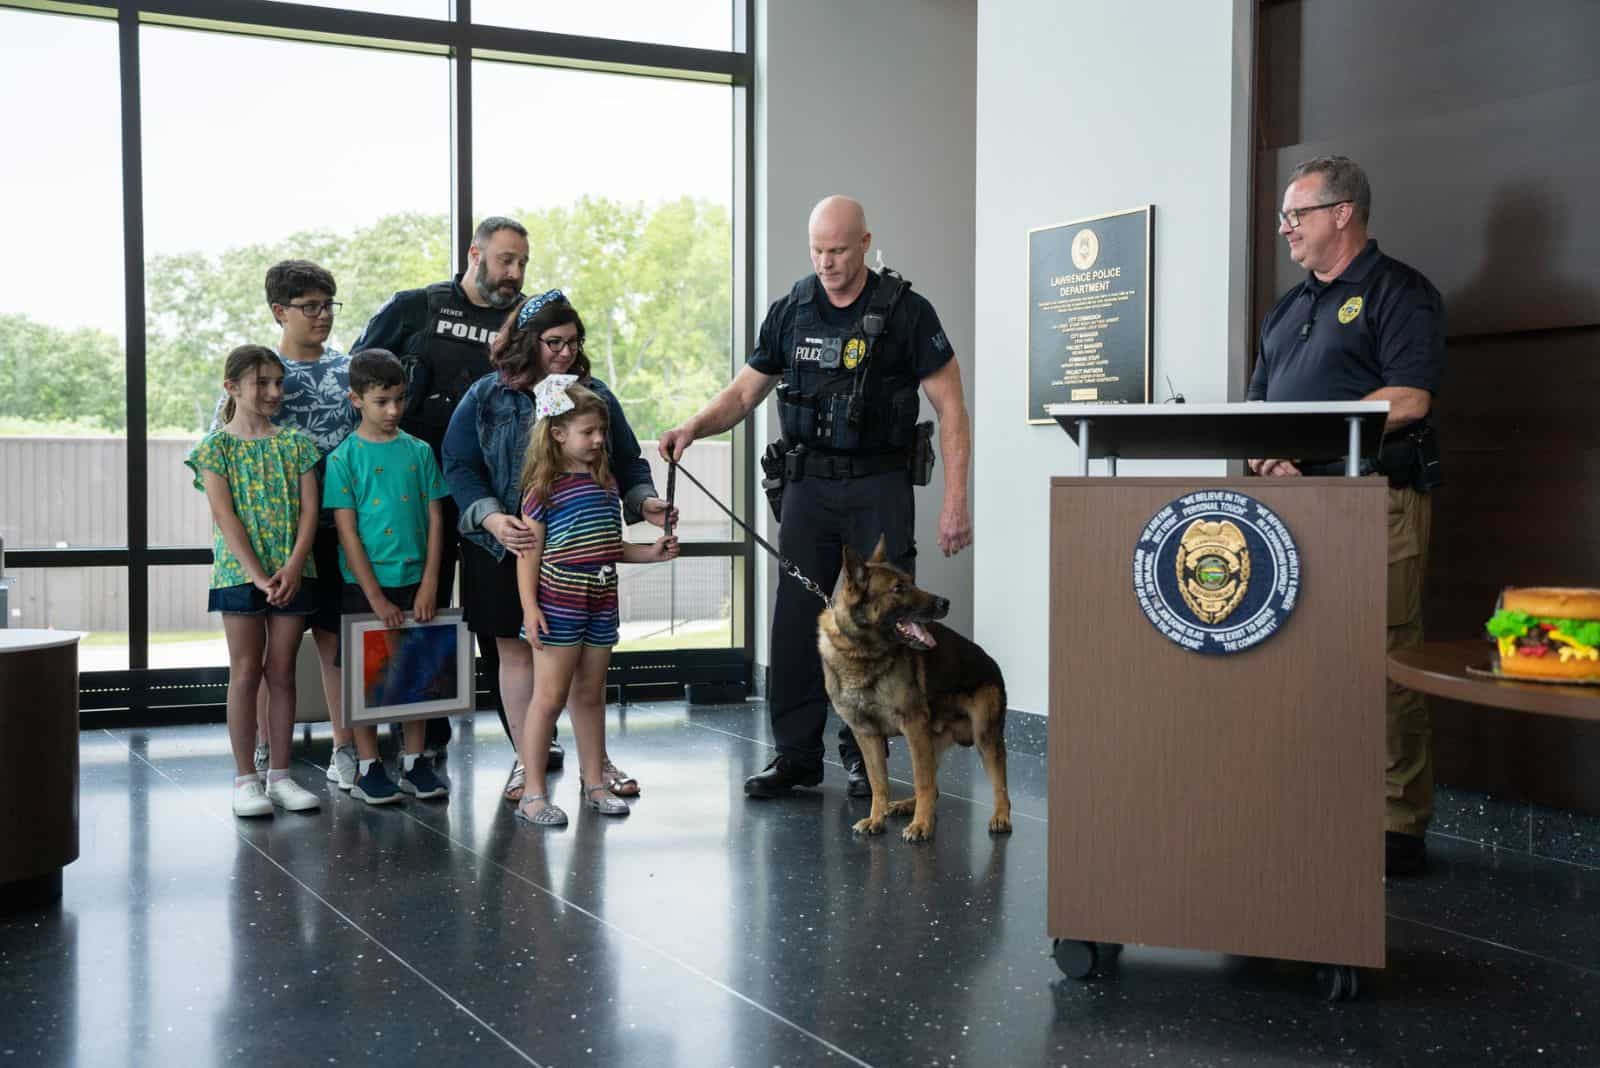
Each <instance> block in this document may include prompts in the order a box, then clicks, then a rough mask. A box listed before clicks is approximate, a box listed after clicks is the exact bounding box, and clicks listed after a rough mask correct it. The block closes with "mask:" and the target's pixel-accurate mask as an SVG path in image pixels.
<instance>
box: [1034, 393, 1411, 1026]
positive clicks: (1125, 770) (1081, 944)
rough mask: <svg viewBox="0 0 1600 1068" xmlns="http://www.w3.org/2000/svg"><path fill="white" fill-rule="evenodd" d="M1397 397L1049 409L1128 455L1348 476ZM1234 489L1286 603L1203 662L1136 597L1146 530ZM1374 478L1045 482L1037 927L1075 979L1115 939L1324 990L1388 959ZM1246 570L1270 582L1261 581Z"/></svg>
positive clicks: (1342, 991)
mask: <svg viewBox="0 0 1600 1068" xmlns="http://www.w3.org/2000/svg"><path fill="white" fill-rule="evenodd" d="M1387 411H1388V404H1387V403H1386V402H1357V403H1346V404H1292V405H1286V404H1221V405H1181V406H1180V405H1104V406H1088V405H1056V406H1053V407H1052V408H1051V414H1052V415H1053V416H1054V417H1055V418H1056V420H1057V421H1058V422H1059V423H1061V425H1062V427H1063V428H1064V429H1065V430H1066V431H1067V432H1068V433H1069V434H1070V435H1072V436H1073V437H1074V439H1075V440H1078V441H1079V442H1084V443H1086V444H1087V446H1088V447H1087V448H1082V449H1080V451H1079V455H1080V461H1081V466H1080V468H1079V470H1080V472H1084V474H1085V475H1086V472H1087V466H1088V460H1089V459H1090V458H1091V457H1093V458H1105V459H1108V460H1110V461H1111V462H1110V463H1109V464H1108V465H1107V466H1108V467H1109V468H1110V469H1111V470H1112V471H1114V470H1115V460H1116V458H1118V457H1123V458H1132V457H1137V458H1152V459H1153V458H1162V459H1173V460H1177V459H1242V458H1248V457H1283V456H1288V457H1297V456H1322V457H1329V456H1338V455H1344V454H1346V451H1347V450H1348V454H1347V455H1346V470H1348V471H1350V472H1355V473H1359V471H1360V470H1361V467H1362V460H1363V459H1370V458H1371V457H1372V456H1374V455H1375V454H1376V452H1377V448H1378V445H1379V443H1380V440H1381V435H1382V427H1383V421H1384V417H1385V415H1386V413H1387ZM1203 490H1232V491H1235V492H1237V493H1240V494H1244V495H1247V496H1249V497H1252V498H1254V499H1255V500H1256V501H1259V502H1260V503H1261V504H1262V505H1264V506H1265V507H1266V508H1268V509H1270V510H1271V511H1272V512H1274V513H1276V515H1277V517H1278V518H1279V519H1281V520H1282V522H1283V525H1284V526H1285V527H1286V528H1287V530H1288V533H1289V536H1290V537H1291V538H1292V541H1293V544H1294V546H1295V548H1297V550H1298V554H1299V557H1298V558H1299V569H1298V576H1299V590H1298V600H1297V602H1296V603H1295V604H1294V606H1293V610H1292V612H1291V613H1290V614H1288V615H1287V616H1285V617H1284V618H1283V621H1282V624H1281V626H1280V627H1279V628H1278V629H1277V631H1276V632H1275V633H1273V634H1272V636H1271V637H1269V638H1267V639H1266V640H1264V641H1261V642H1260V643H1259V644H1256V645H1254V646H1253V647H1250V648H1248V649H1245V650H1244V651H1242V652H1238V653H1236V654H1234V655H1201V654H1200V653H1197V652H1193V651H1191V650H1190V649H1187V648H1184V647H1182V646H1180V645H1179V644H1176V643H1175V642H1174V641H1172V640H1169V639H1168V637H1167V636H1166V635H1164V634H1163V633H1162V632H1161V631H1159V630H1158V629H1157V628H1156V626H1154V625H1152V622H1151V620H1150V619H1149V618H1147V616H1146V613H1145V611H1143V610H1142V609H1141V606H1140V603H1139V599H1138V597H1137V596H1136V594H1135V589H1134V567H1135V563H1134V554H1135V548H1136V546H1137V545H1138V544H1139V543H1140V539H1141V535H1142V534H1145V533H1148V532H1147V526H1148V525H1149V524H1151V522H1152V517H1154V516H1156V515H1157V513H1158V512H1160V511H1161V510H1162V509H1163V508H1165V507H1166V506H1168V505H1169V504H1171V503H1173V502H1174V501H1175V500H1176V499H1178V498H1180V497H1183V496H1185V495H1188V494H1191V493H1194V492H1196V491H1203ZM1386 490H1387V483H1386V481H1385V480H1384V479H1382V478H1381V477H1367V478H1362V477H1343V478H1314V477H1302V478H1271V479H1268V478H1241V479H1229V478H1169V477H1162V478H1137V477H1134V478H1126V477H1124V478H1118V477H1101V478H1090V477H1084V475H1080V476H1079V477H1073V478H1055V479H1052V480H1051V483H1050V724H1049V731H1050V741H1049V825H1050V826H1049V915H1048V924H1049V933H1050V935H1051V936H1052V937H1053V938H1054V939H1056V940H1057V941H1056V960H1057V962H1058V963H1059V964H1060V965H1061V968H1062V970H1063V971H1064V972H1066V973H1067V974H1069V975H1074V976H1076V977H1079V978H1082V977H1085V976H1087V975H1089V974H1090V973H1092V972H1093V971H1094V970H1095V969H1096V967H1097V964H1098V960H1099V958H1100V957H1101V956H1102V955H1103V953H1104V947H1105V945H1106V944H1110V945H1112V946H1120V945H1121V944H1124V943H1141V944H1148V945H1159V946H1172V947H1183V948H1188V949H1200V950H1210V951H1214V952H1219V953H1233V954H1243V955H1249V956H1261V957H1278V958H1286V959H1291V960H1304V961H1314V962H1319V963H1322V964H1327V965H1331V966H1333V967H1330V968H1327V969H1324V971H1323V972H1322V975H1323V979H1324V983H1325V993H1326V994H1327V996H1328V997H1330V998H1332V999H1342V998H1346V997H1350V996H1353V995H1354V993H1355V990H1356V979H1357V973H1356V972H1355V970H1354V969H1355V967H1356V966H1361V967H1372V968H1381V967H1382V966H1383V963H1384V899H1383V833H1382V832H1383V829H1384V824H1383V805H1384V784H1383V783H1384V780H1383V772H1384V760H1385V757H1384V753H1385V746H1384V718H1383V704H1384V685H1385V670H1384V658H1385V650H1384V645H1385V605H1386V582H1385V575H1386V567H1387V551H1386V550H1387V526H1386V515H1387V511H1386V509H1387V492H1386ZM1258 570H1259V569H1258Z"/></svg>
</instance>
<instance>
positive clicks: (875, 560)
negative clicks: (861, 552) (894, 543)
mask: <svg viewBox="0 0 1600 1068" xmlns="http://www.w3.org/2000/svg"><path fill="white" fill-rule="evenodd" d="M888 559H889V535H887V534H879V535H878V545H877V548H875V549H873V550H872V555H871V556H869V557H868V558H867V563H869V564H881V563H883V562H885V561H886V560H888Z"/></svg>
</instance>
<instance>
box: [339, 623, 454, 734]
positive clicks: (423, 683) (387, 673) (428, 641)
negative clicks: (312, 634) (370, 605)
mask: <svg viewBox="0 0 1600 1068" xmlns="http://www.w3.org/2000/svg"><path fill="white" fill-rule="evenodd" d="M340 631H341V637H342V639H343V641H344V655H343V661H344V667H343V674H342V685H343V688H344V715H345V722H346V723H348V724H350V725H351V726H355V725H356V724H358V723H389V722H393V721H395V720H403V719H417V718H419V717H424V716H426V717H430V718H431V717H433V716H446V715H449V714H450V713H452V712H469V711H471V710H472V707H473V703H474V702H473V696H474V695H473V678H472V634H471V632H469V631H468V630H467V625H466V623H465V622H463V621H462V618H461V612H460V610H459V609H456V610H450V611H443V612H440V613H438V614H437V615H435V616H434V617H433V619H431V620H429V621H428V622H426V623H418V622H417V621H416V620H414V619H413V618H411V614H410V613H409V612H408V613H406V621H405V623H404V624H403V625H401V626H399V627H396V628H395V629H393V630H390V629H388V628H387V627H385V626H384V625H383V622H382V621H381V620H379V619H378V617H377V616H375V615H371V614H365V615H347V616H345V617H344V618H343V619H342V620H341V621H340Z"/></svg>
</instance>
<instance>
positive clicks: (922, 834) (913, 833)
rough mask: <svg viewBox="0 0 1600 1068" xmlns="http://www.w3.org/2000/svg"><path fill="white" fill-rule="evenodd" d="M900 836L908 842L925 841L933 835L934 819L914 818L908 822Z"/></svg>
mask: <svg viewBox="0 0 1600 1068" xmlns="http://www.w3.org/2000/svg"><path fill="white" fill-rule="evenodd" d="M900 837H901V838H904V839H905V840H906V841H908V842H925V841H927V840H928V839H929V838H932V837H933V821H932V820H912V821H911V822H910V823H908V824H906V829H905V830H903V831H901V832H900Z"/></svg>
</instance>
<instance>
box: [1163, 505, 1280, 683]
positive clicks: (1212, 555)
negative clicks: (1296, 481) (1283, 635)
mask: <svg viewBox="0 0 1600 1068" xmlns="http://www.w3.org/2000/svg"><path fill="white" fill-rule="evenodd" d="M1133 592H1134V596H1136V597H1137V598H1138V599H1139V608H1140V610H1141V611H1143V612H1144V615H1145V618H1146V619H1148V620H1149V621H1150V623H1151V625H1152V626H1154V627H1155V628H1156V630H1158V631H1160V632H1161V633H1162V634H1163V635H1164V636H1165V637H1166V638H1167V639H1168V640H1170V641H1172V642H1174V643H1175V644H1177V645H1181V646H1183V647H1184V648H1185V649H1188V650H1190V651H1191V652H1196V653H1204V654H1207V655H1210V656H1227V655H1230V654H1232V653H1242V652H1244V651H1245V650H1246V649H1251V648H1254V647H1255V646H1257V645H1259V644H1261V643H1262V642H1264V641H1266V640H1267V639H1268V638H1270V637H1272V636H1273V635H1274V634H1276V633H1277V632H1278V630H1279V629H1280V628H1281V627H1282V626H1283V623H1284V620H1285V619H1287V618H1288V615H1289V613H1290V612H1292V611H1294V606H1295V602H1296V601H1298V600H1299V598H1300V552H1299V550H1298V549H1297V548H1296V547H1295V543H1294V538H1293V536H1292V535H1291V534H1290V533H1289V528H1288V527H1286V526H1285V525H1284V523H1283V520H1281V519H1279V518H1278V516H1277V514H1276V513H1275V512H1273V511H1272V509H1270V508H1268V507H1267V506H1266V505H1264V504H1262V503H1261V502H1260V501H1258V500H1256V499H1255V498H1254V497H1251V496H1249V495H1248V494H1244V493H1238V492H1236V491H1234V490H1222V489H1218V490H1199V491H1197V492H1195V493H1190V494H1187V495H1185V496H1183V497H1179V498H1178V499H1177V500H1175V501H1173V502H1172V503H1171V504H1168V505H1167V506H1165V507H1164V508H1162V509H1161V510H1160V511H1159V512H1157V513H1156V514H1155V515H1154V516H1153V517H1152V518H1151V519H1150V522H1148V523H1146V524H1145V526H1144V529H1143V530H1142V531H1141V532H1140V535H1139V543H1138V545H1137V546H1135V548H1134V551H1133Z"/></svg>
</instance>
